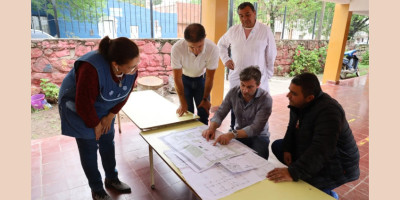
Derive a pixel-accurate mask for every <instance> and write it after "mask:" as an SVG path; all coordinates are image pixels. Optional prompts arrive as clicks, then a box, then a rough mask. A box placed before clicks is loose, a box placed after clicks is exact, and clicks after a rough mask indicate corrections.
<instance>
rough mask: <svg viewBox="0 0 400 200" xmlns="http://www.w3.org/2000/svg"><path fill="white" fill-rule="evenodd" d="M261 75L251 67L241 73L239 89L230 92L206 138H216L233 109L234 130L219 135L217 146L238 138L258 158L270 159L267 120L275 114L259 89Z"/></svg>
mask: <svg viewBox="0 0 400 200" xmlns="http://www.w3.org/2000/svg"><path fill="white" fill-rule="evenodd" d="M260 79H261V72H260V70H259V69H258V67H257V66H250V67H248V68H245V69H243V70H242V71H241V72H240V86H236V87H233V88H232V89H230V90H229V92H228V94H227V95H226V97H225V99H224V101H223V102H222V104H221V106H220V107H219V108H218V111H217V112H216V113H215V115H214V117H213V118H212V119H211V120H210V122H211V123H210V125H209V127H208V129H206V130H204V131H203V137H204V138H206V139H207V141H208V140H209V139H214V138H215V130H216V129H217V128H218V127H219V126H220V125H221V123H222V121H223V120H224V118H225V117H226V115H227V114H228V113H229V111H230V110H231V109H233V111H234V113H235V115H236V123H235V130H231V131H230V132H228V133H225V134H222V135H220V136H219V137H218V138H217V139H216V140H215V143H214V145H215V144H216V143H220V144H222V145H226V144H228V143H229V141H230V140H232V139H233V138H236V139H237V140H238V141H240V142H242V143H244V144H245V145H247V146H248V147H250V148H252V149H253V150H255V151H256V152H257V153H258V155H259V156H261V157H263V158H265V159H268V155H269V153H268V145H269V132H268V123H267V121H268V118H269V116H270V115H271V112H272V98H271V96H270V95H269V94H268V92H267V91H265V90H263V89H262V88H259V86H260Z"/></svg>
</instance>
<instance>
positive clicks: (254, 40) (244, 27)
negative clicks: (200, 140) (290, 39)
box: [218, 2, 277, 129]
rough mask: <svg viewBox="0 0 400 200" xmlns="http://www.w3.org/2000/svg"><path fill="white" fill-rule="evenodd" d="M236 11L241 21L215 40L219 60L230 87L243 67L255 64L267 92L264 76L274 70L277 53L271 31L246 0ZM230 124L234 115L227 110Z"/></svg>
mask: <svg viewBox="0 0 400 200" xmlns="http://www.w3.org/2000/svg"><path fill="white" fill-rule="evenodd" d="M237 12H238V15H239V18H240V22H241V24H238V25H235V26H232V27H231V28H230V29H229V30H228V31H227V32H226V33H225V34H224V35H223V36H222V37H221V39H220V40H219V41H218V48H219V56H220V58H221V61H222V63H224V64H225V66H226V67H228V68H229V69H230V70H229V84H230V88H233V87H235V86H238V85H239V83H240V80H239V74H240V72H241V71H242V70H243V69H244V68H246V67H247V66H253V65H257V66H259V67H260V71H261V84H260V87H261V88H262V89H264V90H266V91H267V92H268V93H269V92H270V90H269V84H268V79H270V78H271V77H272V76H273V74H274V62H275V58H276V54H277V50H276V44H275V38H274V35H273V33H272V31H271V29H270V28H269V27H268V26H266V25H264V24H262V23H259V22H257V21H256V11H255V9H254V6H253V4H251V3H250V2H244V3H241V4H240V5H239V6H238V9H237ZM229 47H230V48H231V56H230V57H229V55H228V48H229ZM234 124H235V116H234V113H233V111H231V129H234Z"/></svg>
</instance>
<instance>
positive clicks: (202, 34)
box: [183, 23, 206, 43]
mask: <svg viewBox="0 0 400 200" xmlns="http://www.w3.org/2000/svg"><path fill="white" fill-rule="evenodd" d="M183 34H184V37H185V40H186V41H188V42H192V43H196V42H200V41H202V40H203V39H204V38H206V30H205V29H204V26H203V25H201V24H198V23H193V24H189V26H187V27H186V28H185V31H184V33H183Z"/></svg>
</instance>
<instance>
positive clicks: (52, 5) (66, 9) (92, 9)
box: [32, 0, 107, 23]
mask: <svg viewBox="0 0 400 200" xmlns="http://www.w3.org/2000/svg"><path fill="white" fill-rule="evenodd" d="M106 3H107V0H96V1H93V0H79V1H76V0H75V1H74V0H32V8H33V9H37V10H42V11H44V12H46V13H47V14H49V15H53V16H55V13H56V14H57V16H58V18H63V19H64V20H66V21H70V20H71V18H72V19H74V20H77V21H79V22H84V21H88V22H92V23H94V22H95V21H96V20H97V19H95V17H94V15H95V14H96V13H97V14H98V15H101V13H102V12H103V11H102V10H100V8H104V7H106Z"/></svg>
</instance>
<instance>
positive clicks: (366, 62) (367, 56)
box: [361, 51, 369, 65]
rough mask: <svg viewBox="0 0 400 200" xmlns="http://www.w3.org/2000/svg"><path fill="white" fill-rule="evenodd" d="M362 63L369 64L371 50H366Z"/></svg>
mask: <svg viewBox="0 0 400 200" xmlns="http://www.w3.org/2000/svg"><path fill="white" fill-rule="evenodd" d="M361 64H363V65H369V51H366V52H365V53H364V54H363V55H362V61H361Z"/></svg>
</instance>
